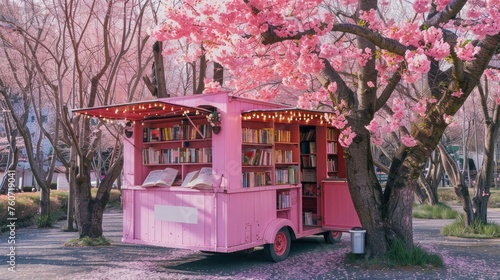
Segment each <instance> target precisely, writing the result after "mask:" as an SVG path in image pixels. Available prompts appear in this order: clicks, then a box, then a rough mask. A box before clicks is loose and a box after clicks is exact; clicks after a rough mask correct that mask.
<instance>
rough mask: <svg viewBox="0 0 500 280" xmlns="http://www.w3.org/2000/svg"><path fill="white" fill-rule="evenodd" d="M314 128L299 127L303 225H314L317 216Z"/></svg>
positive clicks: (316, 162)
mask: <svg viewBox="0 0 500 280" xmlns="http://www.w3.org/2000/svg"><path fill="white" fill-rule="evenodd" d="M316 133H317V129H316V127H315V126H301V127H300V166H301V173H300V175H301V176H300V177H301V179H300V180H301V183H302V211H303V215H302V216H303V225H304V226H313V225H316V222H315V219H313V217H314V216H315V217H317V216H318V186H319V184H318V182H317V180H318V172H317V171H318V170H317V168H316V167H317V164H318V153H317V143H316Z"/></svg>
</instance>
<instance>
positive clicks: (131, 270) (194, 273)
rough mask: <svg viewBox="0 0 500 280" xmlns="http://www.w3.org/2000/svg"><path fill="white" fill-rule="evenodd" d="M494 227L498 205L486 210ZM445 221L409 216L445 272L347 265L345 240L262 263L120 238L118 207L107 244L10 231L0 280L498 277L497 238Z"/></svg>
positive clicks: (258, 255) (297, 246) (299, 246)
mask: <svg viewBox="0 0 500 280" xmlns="http://www.w3.org/2000/svg"><path fill="white" fill-rule="evenodd" d="M489 218H490V220H492V221H495V222H496V223H498V224H500V209H493V210H491V211H490V213H489ZM450 222H451V220H422V219H415V220H414V237H415V241H416V242H417V243H419V244H420V245H421V246H423V247H425V248H428V249H430V250H431V251H434V252H438V253H440V254H441V255H442V256H443V258H444V261H445V263H446V267H445V268H443V269H434V268H428V269H422V268H419V269H379V270H376V269H370V270H367V269H362V268H359V267H354V266H349V265H346V264H345V263H344V261H343V257H344V255H345V253H347V252H349V251H350V237H349V235H348V234H345V235H344V237H343V238H342V241H341V242H340V243H339V244H335V245H328V244H325V243H324V242H323V240H322V238H319V237H309V238H304V239H301V240H298V241H296V242H294V243H292V250H291V253H290V257H289V258H288V259H287V260H285V261H283V262H280V263H271V262H268V261H265V260H264V256H263V252H262V250H255V251H254V252H252V253H250V254H242V253H235V254H219V255H211V254H203V253H200V252H197V251H191V250H177V249H168V248H160V247H151V246H137V245H130V244H124V243H121V226H122V214H121V212H117V211H113V212H108V213H106V214H105V223H104V231H105V236H106V237H107V238H110V239H112V240H113V245H112V246H107V247H97V248H96V247H93V248H74V247H64V246H63V244H64V242H65V241H67V240H69V239H71V238H75V237H77V234H76V233H68V232H62V231H61V230H60V228H61V226H62V224H63V223H62V222H61V223H59V224H57V225H56V226H55V227H54V228H50V229H38V228H23V229H18V230H16V272H10V271H8V268H9V265H8V264H7V262H6V261H7V260H8V258H7V254H8V253H9V248H8V246H7V238H8V235H7V234H6V233H3V234H2V235H0V240H3V241H1V243H0V244H1V245H0V254H1V263H2V264H1V265H0V279H148V280H149V279H492V280H493V279H500V267H499V264H500V240H499V239H492V240H471V239H462V238H449V237H443V236H441V235H440V234H439V230H440V229H441V228H442V227H443V226H444V225H445V224H448V223H450Z"/></svg>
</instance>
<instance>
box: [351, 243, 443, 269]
mask: <svg viewBox="0 0 500 280" xmlns="http://www.w3.org/2000/svg"><path fill="white" fill-rule="evenodd" d="M346 262H347V263H351V264H357V265H360V266H362V267H366V268H381V267H403V266H404V267H442V266H443V265H444V262H443V259H442V258H441V257H440V256H439V255H437V254H432V253H428V252H427V251H425V250H424V249H423V248H421V247H419V246H417V245H415V246H414V247H413V249H411V250H408V249H407V248H406V247H405V246H404V243H403V242H402V241H401V240H396V241H394V242H393V243H392V245H391V247H390V249H389V251H388V252H387V254H386V255H385V256H383V257H378V258H373V259H364V258H360V257H359V255H356V254H353V253H349V254H347V257H346Z"/></svg>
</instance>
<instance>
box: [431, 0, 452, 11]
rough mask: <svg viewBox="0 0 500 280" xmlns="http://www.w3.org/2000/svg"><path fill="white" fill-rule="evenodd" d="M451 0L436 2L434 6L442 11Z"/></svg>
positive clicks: (438, 0) (436, 0)
mask: <svg viewBox="0 0 500 280" xmlns="http://www.w3.org/2000/svg"><path fill="white" fill-rule="evenodd" d="M450 1H451V0H435V1H434V4H436V9H437V10H438V11H441V10H442V9H443V8H444V7H446V5H448V4H449V3H450Z"/></svg>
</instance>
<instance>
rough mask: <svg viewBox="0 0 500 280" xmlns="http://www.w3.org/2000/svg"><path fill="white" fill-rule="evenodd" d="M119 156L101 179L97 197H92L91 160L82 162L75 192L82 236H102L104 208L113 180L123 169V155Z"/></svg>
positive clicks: (79, 229) (79, 232)
mask: <svg viewBox="0 0 500 280" xmlns="http://www.w3.org/2000/svg"><path fill="white" fill-rule="evenodd" d="M120 154H121V153H120ZM117 157H118V159H117V160H116V161H115V163H114V164H113V165H112V166H110V168H109V170H108V172H107V173H106V176H105V177H104V179H103V180H102V181H101V184H100V185H99V188H98V190H97V194H96V197H95V198H92V194H91V191H90V190H91V186H90V171H91V169H90V166H91V164H90V163H91V160H90V159H89V160H86V161H84V162H82V163H81V164H80V172H79V175H78V176H77V179H76V192H75V209H76V211H75V212H76V220H77V223H78V234H79V236H80V238H83V237H86V236H88V237H91V238H98V237H102V219H103V215H104V209H105V208H106V204H107V203H108V201H109V196H110V194H109V193H110V191H111V189H112V188H113V182H114V181H115V180H116V178H117V177H118V176H119V175H120V174H121V171H122V169H123V156H122V155H118V156H117Z"/></svg>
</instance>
